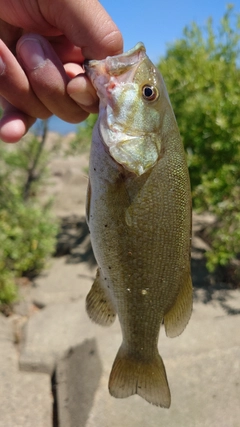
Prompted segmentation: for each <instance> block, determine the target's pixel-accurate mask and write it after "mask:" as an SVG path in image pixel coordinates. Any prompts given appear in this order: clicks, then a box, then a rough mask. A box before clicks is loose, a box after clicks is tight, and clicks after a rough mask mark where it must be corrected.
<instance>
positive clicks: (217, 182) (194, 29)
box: [159, 5, 240, 270]
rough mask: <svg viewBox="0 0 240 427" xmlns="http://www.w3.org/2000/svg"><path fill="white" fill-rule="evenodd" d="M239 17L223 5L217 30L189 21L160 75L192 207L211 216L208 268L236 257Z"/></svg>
mask: <svg viewBox="0 0 240 427" xmlns="http://www.w3.org/2000/svg"><path fill="white" fill-rule="evenodd" d="M239 60H240V15H239V14H235V13H234V10H233V7H232V6H231V5H230V6H228V9H227V12H226V13H225V15H224V16H223V18H222V20H221V23H220V26H219V27H218V30H217V31H216V32H214V30H213V23H212V20H211V19H209V20H208V23H207V26H206V28H204V29H201V28H200V27H199V26H197V25H196V24H195V23H193V24H192V25H191V26H190V27H187V28H185V30H184V34H183V37H182V38H181V39H180V40H178V41H176V42H175V43H174V44H173V45H171V46H169V47H168V49H167V53H166V56H165V57H164V58H162V59H161V60H160V63H159V68H160V70H161V72H162V74H163V76H164V80H165V82H166V85H167V88H168V92H169V95H170V98H171V102H172V105H173V109H174V112H175V114H176V118H177V121H178V125H179V128H180V132H181V135H182V138H183V142H184V146H185V149H186V152H187V159H188V164H189V171H190V178H191V185H192V193H193V206H194V208H195V209H198V210H208V211H210V212H212V213H213V214H214V215H216V218H217V221H216V223H215V225H214V226H213V228H212V230H211V232H210V234H209V236H208V237H209V238H210V241H211V244H212V250H211V251H210V252H208V253H207V260H208V267H209V268H210V269H211V270H213V269H214V268H215V267H216V266H217V265H219V264H220V265H226V264H227V263H228V262H229V261H230V260H231V259H233V258H235V257H237V256H238V254H239V253H240V239H239V237H240V236H239V230H240V198H239V196H240V194H239V184H240V167H239V164H240V113H239V105H240V85H239V81H240V68H239V64H240V62H239Z"/></svg>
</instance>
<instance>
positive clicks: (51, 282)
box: [31, 257, 96, 307]
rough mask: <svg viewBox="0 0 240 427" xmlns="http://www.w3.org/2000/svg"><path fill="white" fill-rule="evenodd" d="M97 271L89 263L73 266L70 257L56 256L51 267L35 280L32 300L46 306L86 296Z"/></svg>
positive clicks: (38, 304)
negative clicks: (69, 260)
mask: <svg viewBox="0 0 240 427" xmlns="http://www.w3.org/2000/svg"><path fill="white" fill-rule="evenodd" d="M63 270H64V274H63V273H62V271H63ZM95 271H96V268H93V269H92V270H91V269H90V268H89V265H88V264H87V263H78V264H75V265H74V268H73V265H72V264H71V262H68V257H61V258H54V259H53V260H52V261H51V265H50V266H49V269H48V270H45V271H44V273H43V274H41V275H40V276H39V277H38V278H37V279H36V280H35V283H34V288H32V291H31V299H32V302H33V303H34V304H36V305H37V306H38V307H45V306H47V305H49V304H59V303H65V302H71V301H76V300H78V299H81V298H85V296H86V294H87V292H88V290H89V289H90V288H91V286H92V283H93V280H94V277H95Z"/></svg>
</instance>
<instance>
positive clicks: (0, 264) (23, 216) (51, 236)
mask: <svg viewBox="0 0 240 427" xmlns="http://www.w3.org/2000/svg"><path fill="white" fill-rule="evenodd" d="M45 137H46V134H45V133H44V135H43V137H42V138H40V139H39V138H37V137H36V136H32V137H31V138H30V140H29V141H21V142H20V143H19V144H18V145H15V146H12V147H11V146H8V145H6V144H4V143H0V242H1V245H0V305H1V303H10V302H12V301H13V300H14V299H16V298H17V286H16V278H17V277H21V276H23V275H26V276H30V277H31V276H34V275H36V274H38V273H39V272H40V271H41V269H42V268H43V267H44V264H45V262H46V259H47V258H48V257H49V256H50V255H51V254H52V253H53V251H54V249H55V243H56V235H57V232H58V225H57V223H56V218H55V217H53V215H52V214H51V204H50V203H48V204H47V205H45V206H43V205H42V203H41V202H40V201H39V192H40V190H41V189H42V185H43V183H46V177H47V168H46V162H47V160H48V158H49V152H48V150H44V149H43V145H44V143H45Z"/></svg>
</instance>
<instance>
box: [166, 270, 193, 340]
mask: <svg viewBox="0 0 240 427" xmlns="http://www.w3.org/2000/svg"><path fill="white" fill-rule="evenodd" d="M191 314H192V280H191V276H190V275H189V278H188V280H187V282H186V283H185V285H184V286H182V287H181V289H180V292H179V294H178V297H177V300H176V302H175V304H174V306H173V307H172V308H171V309H170V310H169V311H168V313H167V314H166V315H165V316H164V326H165V331H166V335H167V336H168V337H170V338H174V337H176V336H178V335H180V334H181V333H182V332H183V331H184V329H185V327H186V326H187V324H188V321H189V319H190V317H191Z"/></svg>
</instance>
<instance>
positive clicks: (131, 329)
mask: <svg viewBox="0 0 240 427" xmlns="http://www.w3.org/2000/svg"><path fill="white" fill-rule="evenodd" d="M85 70H86V74H87V76H88V77H89V79H90V80H91V82H92V84H93V86H94V87H95V89H96V91H97V95H98V97H99V116H98V120H97V122H96V124H95V127H94V130H93V136H92V144H91V150H90V160H89V183H88V191H87V200H86V218H87V223H88V227H89V231H90V237H91V243H92V248H93V252H94V255H95V258H96V261H97V265H98V267H97V274H96V278H95V280H94V282H93V285H92V287H91V290H90V292H89V293H88V295H87V298H86V310H87V313H88V315H89V317H90V319H91V320H92V321H94V322H96V323H97V324H99V325H102V326H110V325H111V324H112V323H113V322H114V320H115V318H116V316H118V319H119V322H120V326H121V332H122V343H121V345H120V348H119V351H118V353H117V355H116V358H115V361H114V362H113V366H112V370H111V373H110V377H109V385H108V387H109V392H110V394H111V395H112V396H114V397H116V398H126V397H129V396H131V395H134V394H138V395H139V396H140V397H142V398H143V399H145V400H146V401H147V402H149V403H151V404H153V405H156V406H160V407H164V408H169V407H170V403H171V395H170V389H169V385H168V380H167V376H166V370H165V367H164V363H163V360H162V358H161V356H160V354H159V351H158V339H159V332H160V327H161V326H162V325H164V328H165V333H166V335H167V336H168V337H176V336H178V335H179V334H181V333H182V332H183V330H184V329H185V327H186V325H187V323H188V321H189V319H190V316H191V313H192V281H191V270H190V245H191V189H190V180H189V174H188V167H187V162H186V155H185V152H184V147H183V143H182V140H181V137H180V134H179V130H178V126H177V122H176V119H175V116H174V113H173V110H172V107H171V103H170V100H169V96H168V93H167V90H166V87H165V84H164V81H163V78H162V76H161V74H160V72H159V70H158V69H157V67H155V65H154V64H153V63H152V62H151V60H150V59H149V58H148V56H147V53H146V49H145V46H144V44H143V43H138V44H136V46H135V47H134V48H133V49H130V50H129V51H127V52H125V53H122V54H119V55H116V56H109V57H107V58H105V59H103V60H89V61H87V62H86V64H85Z"/></svg>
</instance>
